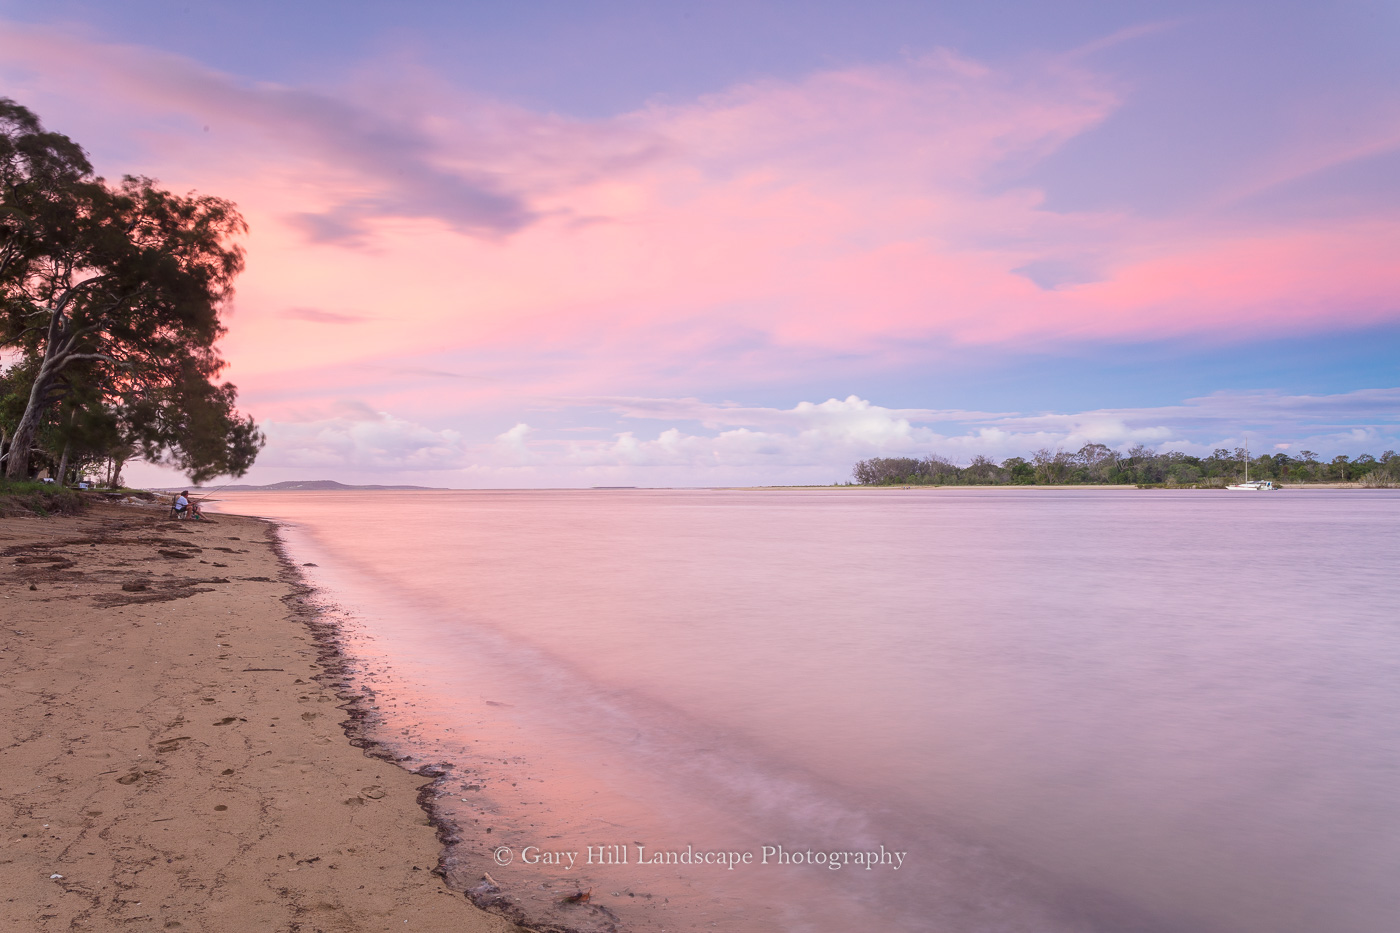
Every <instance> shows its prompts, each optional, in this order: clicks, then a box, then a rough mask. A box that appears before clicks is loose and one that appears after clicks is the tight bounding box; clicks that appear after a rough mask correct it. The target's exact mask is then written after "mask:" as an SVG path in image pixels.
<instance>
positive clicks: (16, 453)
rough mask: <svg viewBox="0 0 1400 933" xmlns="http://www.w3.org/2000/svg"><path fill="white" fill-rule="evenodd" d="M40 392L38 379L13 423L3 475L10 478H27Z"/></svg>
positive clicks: (39, 414) (38, 412)
mask: <svg viewBox="0 0 1400 933" xmlns="http://www.w3.org/2000/svg"><path fill="white" fill-rule="evenodd" d="M42 397H43V396H42V395H41V394H40V389H39V383H38V380H35V382H34V388H33V389H31V390H30V392H29V404H28V405H26V406H25V407H24V415H23V416H22V417H21V418H20V419H19V424H17V425H15V436H14V437H13V438H11V440H10V462H9V463H7V464H6V465H5V477H6V478H7V479H11V480H25V479H28V478H29V451H30V448H32V447H33V446H34V436H35V435H36V434H38V433H39V417H40V416H41V415H42V414H43V407H44V406H42V405H41V404H39V403H38V399H39V398H42Z"/></svg>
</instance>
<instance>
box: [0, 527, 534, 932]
mask: <svg viewBox="0 0 1400 933" xmlns="http://www.w3.org/2000/svg"><path fill="white" fill-rule="evenodd" d="M163 519H164V513H163V511H161V510H152V509H142V508H138V507H133V506H118V505H95V506H93V507H92V508H90V509H88V510H87V511H86V512H84V513H83V514H81V515H77V516H61V517H55V518H50V519H39V518H25V517H6V518H3V519H0V597H2V598H0V617H3V620H4V621H3V625H0V832H3V838H0V866H3V869H2V871H3V874H2V875H0V876H3V877H4V878H5V881H6V883H5V888H6V892H5V896H4V897H3V898H0V926H3V927H4V928H6V929H25V930H35V931H41V930H53V931H57V930H110V929H118V928H125V926H126V925H127V924H136V925H137V926H139V927H140V928H142V929H167V930H176V929H178V930H198V931H210V933H224V931H227V933H235V931H238V933H242V931H247V930H268V931H289V933H290V931H294V930H313V929H315V930H323V931H326V933H330V931H337V933H339V931H346V933H350V931H381V930H391V929H392V930H403V929H412V930H415V931H417V930H429V931H436V930H442V931H448V930H451V931H454V933H457V931H467V933H508V931H514V930H516V929H517V928H516V927H514V926H513V925H512V924H510V923H508V922H506V921H505V920H502V919H501V918H499V917H495V916H493V915H490V914H487V913H485V912H483V911H481V910H479V909H477V908H475V907H473V906H472V905H471V904H470V903H469V902H468V901H467V900H466V899H465V898H464V897H463V896H462V895H461V894H460V893H454V892H452V891H449V890H448V889H447V887H446V886H445V885H444V884H443V883H442V881H441V880H440V878H439V877H438V876H437V875H436V874H434V871H435V870H436V868H437V859H438V854H439V850H440V848H441V846H440V843H439V841H438V839H437V837H436V831H435V829H434V828H433V827H432V826H431V825H429V823H428V820H427V818H426V816H425V814H424V812H423V811H422V810H421V809H420V808H419V806H418V803H417V795H418V791H419V788H420V787H422V786H423V785H424V784H426V783H427V781H428V778H427V777H425V776H423V775H416V774H411V773H409V772H407V771H405V770H403V769H402V768H401V767H399V766H398V765H395V764H392V763H389V762H386V761H383V760H380V759H377V758H374V757H371V756H370V754H367V753H366V752H365V751H362V750H361V749H360V748H357V747H353V746H352V745H351V744H350V742H349V741H348V740H347V737H346V732H345V728H344V721H345V720H346V717H347V714H346V713H345V712H343V711H342V709H341V707H342V706H343V705H344V703H345V700H346V699H347V695H346V694H345V693H344V692H343V691H344V688H343V687H340V686H338V684H339V682H340V676H339V674H338V671H337V669H336V661H337V656H336V654H335V651H334V643H333V640H332V639H331V638H330V634H329V633H328V632H326V631H324V630H323V629H324V627H322V629H318V628H317V626H316V624H315V621H314V616H313V615H312V614H311V612H310V609H309V607H308V606H307V605H306V604H305V602H304V599H305V597H306V591H305V589H304V587H302V586H301V584H300V582H299V580H298V579H297V577H296V573H295V570H294V569H293V568H292V567H290V566H289V565H287V564H286V563H285V562H284V561H283V560H282V559H281V558H280V557H279V553H278V551H277V547H276V539H275V536H274V533H273V526H272V525H271V524H269V523H267V522H263V521H260V520H257V519H250V518H239V517H233V516H226V515H219V516H217V517H215V520H214V521H213V522H209V523H197V522H189V523H184V522H182V523H174V522H167V521H164V520H163ZM359 742H360V744H364V743H363V739H362V738H361V739H359Z"/></svg>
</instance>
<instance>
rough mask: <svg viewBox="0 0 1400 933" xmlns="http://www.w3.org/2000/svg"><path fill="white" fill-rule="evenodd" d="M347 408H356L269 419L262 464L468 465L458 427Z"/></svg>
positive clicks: (375, 468)
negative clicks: (299, 418) (310, 418)
mask: <svg viewBox="0 0 1400 933" xmlns="http://www.w3.org/2000/svg"><path fill="white" fill-rule="evenodd" d="M345 407H348V408H352V409H355V410H354V411H352V412H351V413H349V414H347V415H343V416H339V417H335V418H327V419H322V420H319V421H304V422H287V421H268V422H265V423H264V424H263V425H262V429H263V431H264V432H265V433H266V434H267V447H266V448H265V449H264V450H263V452H262V455H261V456H259V458H258V466H260V467H283V468H307V469H310V468H315V469H349V470H355V471H369V472H421V471H425V470H451V469H457V468H460V467H462V466H465V465H466V462H467V453H466V445H465V444H464V442H463V439H462V435H461V434H459V433H458V432H456V431H453V430H450V429H449V430H441V431H435V430H432V429H431V428H427V427H424V426H423V425H420V424H414V423H413V422H411V421H404V420H403V419H401V418H396V417H394V416H393V415H390V414H387V413H385V412H373V411H371V410H369V409H368V408H367V407H365V406H363V405H354V404H350V405H347V406H345Z"/></svg>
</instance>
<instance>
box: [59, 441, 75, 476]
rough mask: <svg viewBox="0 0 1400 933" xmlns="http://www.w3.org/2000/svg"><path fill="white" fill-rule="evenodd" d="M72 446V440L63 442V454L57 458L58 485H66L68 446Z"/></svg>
mask: <svg viewBox="0 0 1400 933" xmlns="http://www.w3.org/2000/svg"><path fill="white" fill-rule="evenodd" d="M71 446H73V442H72V441H64V442H63V455H62V456H60V457H59V458H58V476H57V477H56V478H57V479H58V485H60V486H67V485H68V448H69V447H71Z"/></svg>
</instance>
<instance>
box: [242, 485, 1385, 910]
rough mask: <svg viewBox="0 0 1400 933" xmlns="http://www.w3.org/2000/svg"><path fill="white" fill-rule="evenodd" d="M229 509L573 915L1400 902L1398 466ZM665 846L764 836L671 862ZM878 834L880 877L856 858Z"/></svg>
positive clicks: (385, 702) (475, 824)
mask: <svg viewBox="0 0 1400 933" xmlns="http://www.w3.org/2000/svg"><path fill="white" fill-rule="evenodd" d="M223 499H224V501H223V503H222V504H221V506H220V507H221V508H223V509H225V510H227V511H238V512H244V513H248V514H258V515H264V516H268V517H272V518H277V519H281V520H284V521H285V522H286V523H287V536H288V539H289V543H290V545H291V547H292V548H293V551H294V554H295V556H296V557H297V559H298V560H299V561H310V562H314V563H316V564H318V566H317V567H316V568H314V569H312V570H311V571H310V572H311V573H313V574H314V575H315V576H314V577H313V580H314V582H316V583H317V584H318V585H320V586H322V587H323V588H325V590H326V591H327V592H328V593H329V594H331V596H332V598H333V599H334V601H335V602H336V603H338V604H339V605H340V606H341V607H342V608H343V609H344V611H345V613H346V614H347V616H348V617H349V618H350V619H351V620H352V621H351V627H352V630H353V631H354V632H355V639H354V644H355V651H356V654H357V655H358V656H359V657H360V658H361V659H362V668H363V671H364V675H365V677H366V682H367V683H369V684H370V685H371V686H372V687H373V689H374V690H375V691H376V697H377V702H378V704H379V708H380V711H381V713H382V714H383V716H384V728H385V731H386V733H387V734H388V735H389V736H390V737H391V738H393V739H394V740H395V741H396V742H397V743H399V745H400V747H401V748H402V749H404V753H405V754H412V755H414V756H415V757H416V758H418V759H420V760H425V761H439V760H445V761H451V762H454V763H455V764H456V771H455V778H454V783H452V784H451V785H450V786H451V790H452V792H451V794H450V795H449V796H448V797H447V798H446V802H450V803H451V805H452V806H453V807H454V808H455V809H454V812H455V818H456V819H457V821H458V822H459V823H460V824H461V825H462V826H463V830H464V835H465V838H466V841H465V842H464V844H463V845H462V846H461V847H459V849H458V851H457V853H456V855H455V858H456V860H457V861H456V871H457V873H458V876H459V877H460V878H461V879H462V880H468V881H470V882H471V883H475V879H477V878H479V877H480V875H481V873H482V872H483V871H489V872H490V873H491V874H492V876H493V877H494V878H495V879H496V880H497V881H498V882H499V883H500V884H501V886H502V887H503V888H504V889H505V890H506V892H507V893H508V894H510V895H511V896H512V897H514V898H516V899H517V900H518V901H519V902H521V903H522V904H524V905H525V906H526V907H527V909H529V910H531V911H534V912H537V913H539V914H541V915H545V914H548V915H551V916H554V917H556V918H559V917H562V918H565V919H566V920H567V921H568V922H569V923H571V924H574V925H577V926H580V927H582V928H588V927H590V926H594V927H599V928H601V927H602V926H604V925H605V924H606V923H607V922H609V921H610V920H611V918H612V916H614V915H615V916H616V917H618V918H620V919H621V920H622V922H623V924H624V925H626V926H630V927H633V928H636V929H667V930H732V931H749V930H765V931H769V930H792V931H814V933H837V931H840V933H847V931H850V930H855V929H873V928H876V927H877V925H878V927H879V928H881V929H889V930H911V931H913V930H917V931H925V930H927V931H1047V933H1059V931H1115V933H1117V931H1143V933H1159V931H1160V933H1216V931H1219V933H1256V931H1257V933H1317V931H1320V930H1327V931H1330V933H1381V931H1390V930H1393V929H1394V928H1395V922H1396V918H1397V917H1400V883H1397V880H1396V879H1397V877H1400V789H1398V788H1400V625H1397V618H1396V607H1397V595H1400V584H1398V583H1397V576H1396V573H1395V569H1396V567H1397V559H1400V535H1398V534H1397V528H1400V495H1398V494H1396V493H1394V492H1390V491H1353V490H1343V491H1330V490H1320V491H1314V492H1305V491H1300V490H1285V491H1283V492H1279V493H1275V494H1269V495H1252V494H1229V493H1225V492H1215V491H1201V492H1153V491H1126V490H1072V491H1063V490H1061V491H1054V490H1036V489H1029V490H1005V489H998V490H982V491H977V490H972V491H968V490H963V491H952V490H912V491H907V492H906V491H899V490H881V491H868V490H860V491H857V490H852V491H850V492H799V491H795V492H779V491H774V492H750V491H734V492H729V491H699V490H697V491H645V490H638V491H559V492H504V491H491V492H431V493H426V492H425V493H384V492H381V493H277V494H251V493H248V494H234V495H225V496H224V497H223ZM639 845H640V846H641V847H642V854H643V855H644V857H646V858H651V857H653V855H654V853H657V852H663V853H664V852H676V853H683V852H686V851H687V847H690V849H689V851H690V852H692V853H694V852H710V851H717V852H723V853H737V854H738V856H739V857H742V855H743V854H744V853H749V855H750V858H751V861H750V862H749V863H748V864H743V863H742V862H741V863H740V864H738V865H736V866H735V867H734V868H732V869H730V868H728V867H725V866H724V865H714V864H700V865H695V864H690V865H686V864H674V863H673V864H651V863H646V864H638V863H637V856H638V846H639ZM498 846H508V847H509V850H510V851H509V857H510V859H511V861H510V863H509V864H507V865H499V864H496V862H495V861H493V857H492V852H493V850H494V849H496V847H498ZM590 847H592V849H590ZM612 847H622V848H612ZM765 847H767V848H765ZM779 847H781V851H782V852H783V853H786V854H788V855H789V856H791V853H794V852H796V853H799V857H798V858H799V862H800V863H794V862H793V860H792V859H791V858H789V859H788V860H787V861H786V862H785V863H784V862H782V861H781V860H780V858H779V856H778V854H777V853H778V851H779ZM882 847H883V849H882ZM809 851H810V852H811V853H812V854H811V856H810V857H809V856H808V855H807V853H808V852H809ZM570 852H572V853H575V856H574V858H575V861H574V863H573V864H572V865H570V864H569V862H568V853H570ZM624 852H625V853H626V856H627V859H628V862H627V864H597V862H598V861H599V860H600V859H603V858H607V859H609V860H611V861H618V860H619V859H620V857H621V853H624ZM868 852H874V853H877V859H879V860H880V861H881V864H876V865H873V866H872V867H870V868H869V869H868V870H867V869H866V868H865V867H864V866H863V865H861V864H858V863H857V862H856V861H855V860H856V859H864V858H866V857H867V856H864V855H860V856H856V855H852V854H847V855H840V854H836V853H868ZM546 853H550V854H546ZM765 853H767V854H768V859H767V864H764V863H763V857H764V855H765ZM881 853H884V856H883V857H882V856H881ZM893 853H901V854H902V855H901V856H900V857H901V858H902V863H900V864H898V865H897V866H896V865H895V864H891V863H890V862H892V861H893V860H894V858H895V856H894V855H893ZM590 854H592V855H594V856H595V859H594V861H595V864H592V865H588V864H585V863H586V862H587V860H588V857H589V855H590ZM833 854H836V855H835V856H834V857H835V858H837V859H838V860H840V859H846V860H848V861H846V862H844V863H842V864H841V867H839V868H836V869H833V868H832V867H831V865H830V861H831V859H832V857H833ZM505 857H506V856H505V855H504V854H502V856H501V860H504V859H505ZM733 857H735V856H726V858H733ZM886 857H887V858H888V859H889V861H885V858H886ZM809 859H810V862H815V864H811V863H808V862H809ZM531 861H533V864H529V863H528V862H531ZM590 888H591V889H592V900H591V903H590V905H587V906H585V905H579V906H572V905H564V904H561V903H560V898H561V897H562V895H565V894H568V893H570V892H573V891H576V890H588V889H590Z"/></svg>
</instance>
